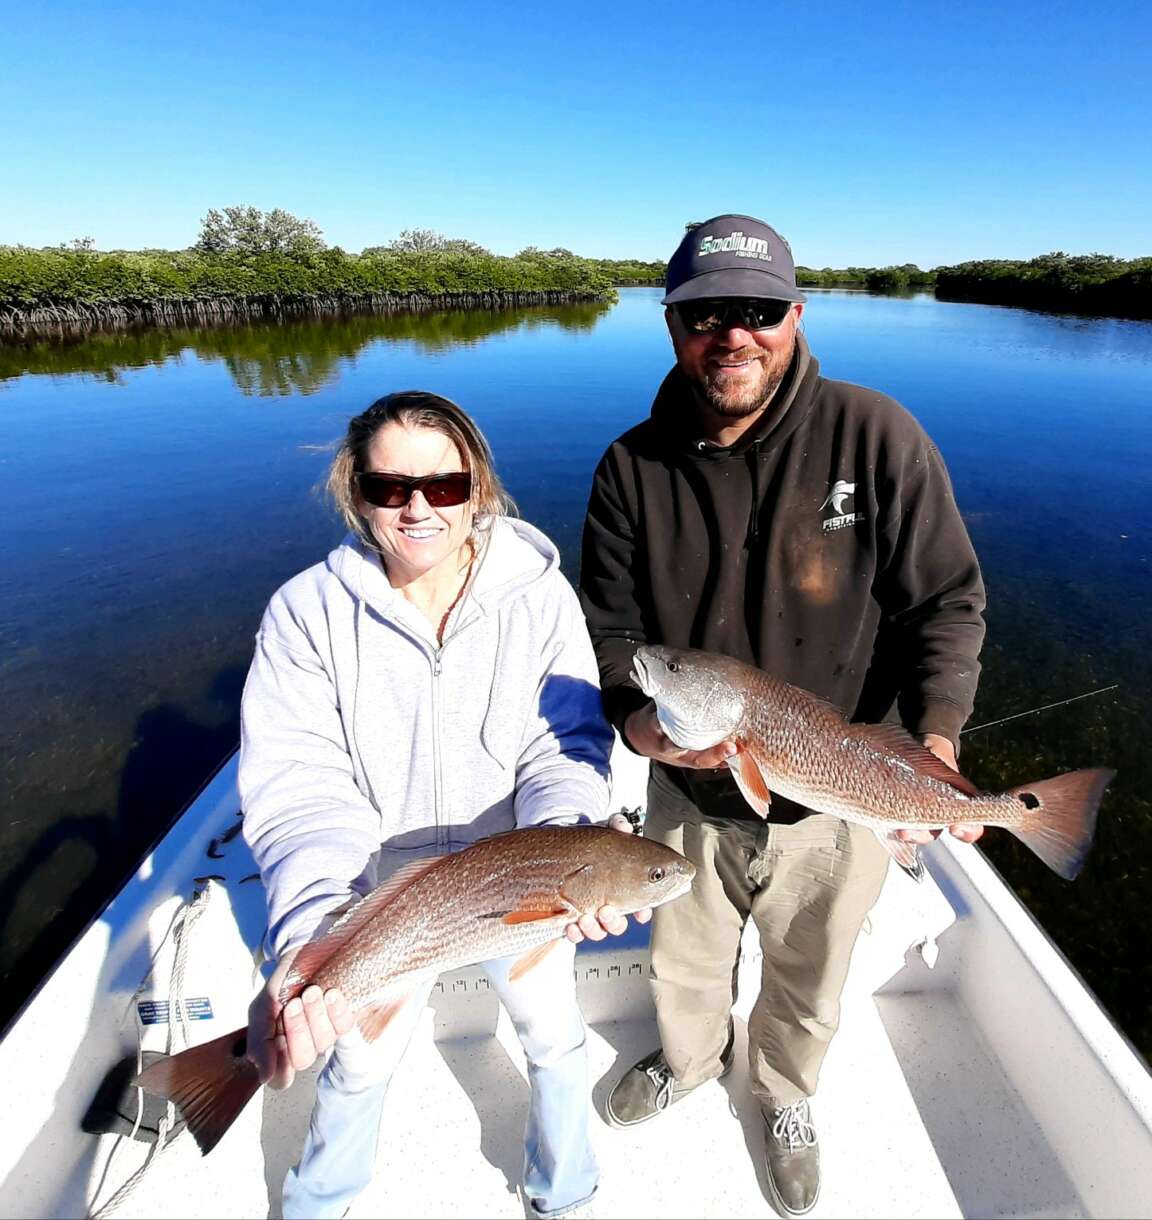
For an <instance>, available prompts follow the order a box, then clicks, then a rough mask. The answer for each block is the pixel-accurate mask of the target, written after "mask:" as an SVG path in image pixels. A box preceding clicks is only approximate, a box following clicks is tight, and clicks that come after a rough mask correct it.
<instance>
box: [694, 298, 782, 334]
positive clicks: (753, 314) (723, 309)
mask: <svg viewBox="0 0 1152 1220" xmlns="http://www.w3.org/2000/svg"><path fill="white" fill-rule="evenodd" d="M673 308H674V309H675V310H676V316H677V317H678V318H679V319H680V321H681V322H683V323H684V329H685V330H687V331H689V332H691V333H692V334H694V335H711V334H714V333H715V332H716V331H718V330H728V329H729V328H730V327H732V326H740V327H742V328H743V329H744V330H775V329H776V327H777V326H779V325H780V323H781V322H783V321H784V319H785V318H786V317H787V316H788V311H789V310H790V309H791V308H792V302H791V301H775V300H769V299H763V300H761V299H758V298H753V297H737V298H730V299H727V300H719V301H682V302H681V303H680V304H679V305H676V306H674V307H673Z"/></svg>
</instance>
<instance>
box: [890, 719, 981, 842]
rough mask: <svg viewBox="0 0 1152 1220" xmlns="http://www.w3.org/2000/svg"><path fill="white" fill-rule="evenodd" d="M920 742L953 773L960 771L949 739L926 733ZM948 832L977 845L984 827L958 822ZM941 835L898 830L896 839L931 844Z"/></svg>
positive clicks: (936, 831)
mask: <svg viewBox="0 0 1152 1220" xmlns="http://www.w3.org/2000/svg"><path fill="white" fill-rule="evenodd" d="M920 740H921V741H922V742H923V744H924V745H926V746H927V747H928V749H929V750H931V751H932V753H933V754H935V755H936V757H937V758H938V759H940V761H941V762H943V763H946V764H947V765H948V766H949V767H951V768H952V770H953V771H959V770H960V768H959V767H958V766H957V765H956V747H955V746H954V745H953V744H952V743H951V742H950V741H949V740H948V738H947V737H941V736H940V734H939V733H925V734H924V736H923V737H921V738H920ZM948 830H949V832H950V833H951V834H953V835H955V837H956V838H957V839H960V840H962V841H963V842H965V843H975V842H976V840H977V839H978V838H979V837H980V836H981V835H982V834H983V833H984V827H983V826H981V825H980V824H979V823H978V822H957V823H956V824H955V825H953V826H949V827H948ZM939 834H940V832H939V831H938V830H898V831H896V838H898V839H904V840H905V841H906V842H908V843H931V842H932V840H933V839H935V838H937V837H938V836H939Z"/></svg>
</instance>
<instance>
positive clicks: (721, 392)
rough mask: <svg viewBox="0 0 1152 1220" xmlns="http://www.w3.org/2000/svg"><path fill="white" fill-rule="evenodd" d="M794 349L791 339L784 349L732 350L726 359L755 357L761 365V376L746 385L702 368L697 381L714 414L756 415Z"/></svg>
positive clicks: (777, 385) (784, 373)
mask: <svg viewBox="0 0 1152 1220" xmlns="http://www.w3.org/2000/svg"><path fill="white" fill-rule="evenodd" d="M795 351H796V344H795V342H794V341H793V343H792V344H791V345H790V346H789V348H788V350H787V351H785V352H777V353H770V352H765V351H764V350H763V349H762V348H756V347H754V348H750V349H748V350H747V351H743V352H733V353H732V354H731V355H730V356H728V357H726V359H728V360H731V361H739V360H748V359H752V360H756V361H757V362H758V363H759V366H760V376H759V377H758V378H756V380H755V381H753V382H751V383H749V384H747V385H726V384H725V382H724V378H723V376H722V375H721V376H713V375H710V374H709V373H707V372H705V374H704V377H703V379H702V380H701V382H700V392H701V393H702V394H703V395H704V398H705V399H706V400H707V403H708V405H709V406H710V407H711V408H712V410H713V411H715V412H716V414H717V415H723V416H725V417H727V418H729V419H745V418H747V417H748V416H749V415H755V414H756V413H757V412H758V411H761V410H763V408H764V407H766V406H767V405H768V403H769V402H771V401H772V396H773V395H774V394H775V393H776V391H777V390H778V389H779V388H780V383H781V382H782V381H783V380H784V378H785V377H786V376H787V374H788V369H789V368H790V367H791V364H792V357H793V355H794V354H795Z"/></svg>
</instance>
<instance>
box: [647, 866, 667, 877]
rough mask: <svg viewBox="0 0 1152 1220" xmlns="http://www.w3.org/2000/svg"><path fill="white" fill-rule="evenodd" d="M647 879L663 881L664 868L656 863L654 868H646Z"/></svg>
mask: <svg viewBox="0 0 1152 1220" xmlns="http://www.w3.org/2000/svg"><path fill="white" fill-rule="evenodd" d="M648 880H649V881H663V880H664V869H663V868H662V867H661V866H660V865H659V864H657V865H656V867H655V868H650V869H649V870H648Z"/></svg>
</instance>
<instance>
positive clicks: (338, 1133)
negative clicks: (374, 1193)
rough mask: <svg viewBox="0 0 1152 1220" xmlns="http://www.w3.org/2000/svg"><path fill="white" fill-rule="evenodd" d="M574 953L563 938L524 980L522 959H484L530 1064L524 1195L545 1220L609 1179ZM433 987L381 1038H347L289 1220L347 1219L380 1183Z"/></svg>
mask: <svg viewBox="0 0 1152 1220" xmlns="http://www.w3.org/2000/svg"><path fill="white" fill-rule="evenodd" d="M574 952H575V946H574V945H573V944H571V943H570V942H569V941H566V940H565V941H561V942H560V943H559V944H558V945H557V946H556V947H555V948H553V949H552V951H551V952H550V953H549V954H548V955H547V956H546V957H545V959H544V960H543V961H542V962H540V963H539V964H538V965H536V966H535V967H533V968H532V969H531V970H529V971H528V973H527V974H525V975H524V976H523V977H522V978H520V979H518V980H517V981H516V982H515V983H510V982H509V981H508V971H509V970H510V969H511V968H512V966H513V965H514V964H515V962H516V961H517V960H518V959H517V958H515V957H502V958H496V959H495V960H493V961H490V962H485V963H484V971H485V973H486V974H487V975H488V978H489V980H490V981H491V983H492V987H493V988H494V990H495V991H496V994H497V995H498V996H499V997H500V1000H501V1002H502V1003H503V1005H504V1007H505V1008H506V1009H507V1010H508V1015H509V1016H510V1017H511V1018H512V1023H513V1025H514V1026H515V1028H516V1032H517V1034H518V1035H519V1037H520V1043H521V1045H522V1046H523V1047H524V1053H525V1055H526V1056H527V1058H528V1080H529V1084H530V1086H531V1097H530V1101H529V1106H528V1122H527V1126H526V1129H525V1132H524V1194H525V1196H526V1197H527V1198H529V1199H530V1200H532V1205H533V1207H534V1208H535V1210H536V1211H537V1213H538V1214H540V1215H544V1216H547V1215H548V1214H549V1213H550V1212H558V1211H565V1210H567V1209H568V1208H571V1207H577V1206H579V1205H580V1204H582V1203H585V1202H587V1201H588V1200H589V1199H590V1198H591V1197H592V1195H593V1194H594V1193H595V1191H596V1185H597V1182H598V1180H599V1170H598V1169H597V1166H596V1159H595V1157H594V1156H593V1154H592V1149H591V1146H590V1145H589V1142H588V1119H589V1109H590V1103H589V1090H588V1069H587V1056H586V1052H585V1033H584V1021H583V1018H582V1017H581V1015H580V1009H579V1008H578V1007H577V1004H576V980H575V975H574V971H573V953H574ZM431 988H432V984H431V983H429V984H427V985H425V986H423V987H421V988H420V989H419V990H418V991H417V992H414V993H413V994H412V995H411V996H410V997H409V1000H408V1002H407V1003H406V1004H405V1005H404V1007H403V1008H402V1009H401V1010H400V1012H398V1013H397V1014H396V1016H395V1017H394V1018H393V1019H392V1021H391V1022H390V1023H389V1025H388V1027H387V1028H386V1029H385V1030H384V1032H383V1033H382V1034H381V1035H380V1037H379V1038H378V1039H377V1040H376V1041H375V1042H373V1043H367V1042H365V1041H364V1038H363V1037H362V1036H361V1034H360V1031H359V1030H358V1029H356V1028H353V1029H352V1031H351V1033H349V1034H346V1035H344V1037H342V1038H340V1039H339V1040H338V1041H337V1043H336V1046H335V1047H334V1048H333V1052H332V1057H331V1058H330V1059H329V1061H328V1063H327V1065H326V1066H325V1068H324V1070H323V1072H321V1074H320V1079H319V1081H318V1082H317V1086H316V1104H315V1106H314V1107H313V1110H312V1120H311V1123H310V1124H309V1128H308V1136H307V1138H306V1139H305V1141H304V1153H303V1155H302V1157H301V1158H300V1164H299V1165H297V1166H296V1168H295V1169H290V1170H289V1171H288V1175H287V1177H286V1178H285V1179H284V1217H285V1220H307V1218H315V1220H322V1218H323V1217H339V1216H342V1215H343V1214H344V1212H345V1210H346V1209H347V1208H348V1206H349V1204H350V1203H351V1202H352V1200H353V1199H354V1198H355V1197H356V1196H357V1195H358V1194H359V1193H360V1192H361V1191H362V1190H364V1189H365V1188H366V1187H367V1186H368V1185H369V1184H370V1183H371V1181H372V1177H373V1172H374V1165H375V1160H376V1143H377V1139H378V1136H379V1131H380V1117H381V1107H382V1103H383V1101H384V1094H385V1093H386V1091H387V1089H388V1082H389V1081H390V1080H391V1078H392V1073H393V1072H394V1071H395V1069H396V1066H397V1064H398V1063H399V1062H400V1060H401V1058H402V1057H403V1055H404V1052H405V1050H406V1049H407V1047H408V1043H409V1041H410V1040H411V1037H412V1034H413V1032H414V1030H415V1028H416V1024H417V1021H418V1019H419V1016H420V1012H421V1010H422V1009H423V1007H424V1004H425V1002H426V1001H427V998H428V994H429V992H430V991H431Z"/></svg>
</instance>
